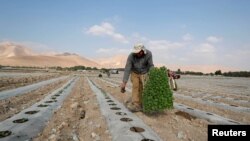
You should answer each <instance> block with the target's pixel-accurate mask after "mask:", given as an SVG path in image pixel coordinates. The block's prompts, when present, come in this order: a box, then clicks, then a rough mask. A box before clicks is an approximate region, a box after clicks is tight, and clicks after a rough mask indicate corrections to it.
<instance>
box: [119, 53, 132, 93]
mask: <svg viewBox="0 0 250 141" xmlns="http://www.w3.org/2000/svg"><path fill="white" fill-rule="evenodd" d="M131 68H132V54H130V55H129V56H128V59H127V62H126V66H125V70H124V74H123V80H122V84H121V88H122V89H125V87H126V84H127V82H128V79H129V75H130V72H131Z"/></svg>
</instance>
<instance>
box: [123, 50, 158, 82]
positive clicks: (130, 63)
mask: <svg viewBox="0 0 250 141" xmlns="http://www.w3.org/2000/svg"><path fill="white" fill-rule="evenodd" d="M146 52H147V53H146V54H144V56H142V57H140V58H139V57H137V56H136V55H135V54H134V53H130V54H129V56H128V59H127V63H126V66H125V71H124V75H123V82H125V83H127V81H128V79H129V75H130V73H131V71H132V72H135V73H137V74H145V73H147V72H148V71H149V69H150V68H151V67H154V64H153V57H152V53H151V51H149V50H146Z"/></svg>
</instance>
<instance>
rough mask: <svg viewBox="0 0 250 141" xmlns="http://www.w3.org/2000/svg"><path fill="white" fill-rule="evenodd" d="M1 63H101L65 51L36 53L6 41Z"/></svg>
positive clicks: (96, 65) (0, 49) (0, 59)
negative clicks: (45, 53) (46, 53)
mask: <svg viewBox="0 0 250 141" xmlns="http://www.w3.org/2000/svg"><path fill="white" fill-rule="evenodd" d="M0 64H1V65H11V66H40V67H41V66H42V67H43V66H47V67H48V66H61V67H71V66H77V65H83V66H88V67H99V66H100V65H99V64H97V63H96V62H94V61H91V60H89V59H87V58H84V57H82V56H79V55H77V54H71V53H63V54H56V55H44V54H36V53H34V52H32V51H31V50H30V49H28V48H27V47H24V46H22V45H17V44H15V43H11V42H6V43H1V44H0Z"/></svg>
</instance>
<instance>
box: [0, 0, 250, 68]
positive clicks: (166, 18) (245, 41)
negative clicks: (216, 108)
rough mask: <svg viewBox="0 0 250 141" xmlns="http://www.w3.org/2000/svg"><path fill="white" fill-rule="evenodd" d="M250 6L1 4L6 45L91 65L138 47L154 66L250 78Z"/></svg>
mask: <svg viewBox="0 0 250 141" xmlns="http://www.w3.org/2000/svg"><path fill="white" fill-rule="evenodd" d="M249 7H250V1H249V0H155V1H152V0H123V1H122V0H88V1H87V0H0V41H1V42H3V41H13V42H17V43H22V44H27V45H29V46H32V48H35V49H37V48H39V50H48V51H57V52H66V51H67V52H72V53H78V54H80V55H82V56H85V57H89V58H99V57H111V56H112V55H114V54H125V55H127V54H128V53H129V51H130V49H131V48H132V46H133V44H134V43H135V42H143V43H144V44H145V46H146V47H147V48H148V49H150V50H152V52H153V55H154V62H155V63H159V64H166V65H173V66H174V65H177V66H178V65H180V66H181V65H183V66H189V65H191V66H192V65H203V66H206V65H208V66H209V65H210V66H222V67H229V68H235V69H239V70H248V71H250V63H249V60H250V57H249V56H250V40H249V39H250V16H249V15H250V8H249Z"/></svg>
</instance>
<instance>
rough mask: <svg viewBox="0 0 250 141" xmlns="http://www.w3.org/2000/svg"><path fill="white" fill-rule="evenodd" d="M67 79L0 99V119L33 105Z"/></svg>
mask: <svg viewBox="0 0 250 141" xmlns="http://www.w3.org/2000/svg"><path fill="white" fill-rule="evenodd" d="M68 80H69V79H66V80H60V81H57V82H54V83H51V84H49V85H46V86H44V87H41V88H39V89H37V90H34V91H31V92H29V93H27V94H23V95H19V96H14V97H10V98H8V99H4V100H0V121H3V120H5V119H7V118H9V117H11V116H13V115H14V114H17V113H19V112H20V111H21V110H23V109H26V108H27V107H29V106H31V105H33V104H34V103H36V102H38V101H40V100H41V99H43V98H44V97H45V96H46V95H48V94H49V92H51V91H53V90H55V89H57V88H59V87H61V86H62V85H63V84H64V83H66V82H67V81H68Z"/></svg>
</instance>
